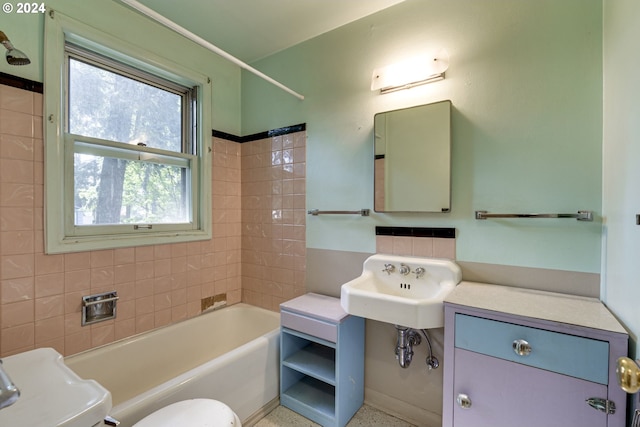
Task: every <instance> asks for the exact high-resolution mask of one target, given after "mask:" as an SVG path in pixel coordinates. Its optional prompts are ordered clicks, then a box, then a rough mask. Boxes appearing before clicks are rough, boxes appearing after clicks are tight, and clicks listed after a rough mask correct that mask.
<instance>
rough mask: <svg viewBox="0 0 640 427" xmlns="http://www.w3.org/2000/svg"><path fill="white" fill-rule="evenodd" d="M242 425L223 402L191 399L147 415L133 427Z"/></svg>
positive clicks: (227, 426) (217, 426)
mask: <svg viewBox="0 0 640 427" xmlns="http://www.w3.org/2000/svg"><path fill="white" fill-rule="evenodd" d="M175 426H185V427H186V426H198V427H241V426H242V424H241V423H240V420H239V419H238V416H237V415H236V414H235V412H233V411H232V410H231V408H229V407H228V406H227V405H225V404H224V403H222V402H219V401H217V400H213V399H191V400H183V401H181V402H176V403H173V404H171V405H169V406H165V407H164V408H162V409H159V410H157V411H156V412H154V413H152V414H150V415H147V416H146V417H144V418H143V419H141V420H140V421H138V422H137V423H135V424H134V426H133V427H175Z"/></svg>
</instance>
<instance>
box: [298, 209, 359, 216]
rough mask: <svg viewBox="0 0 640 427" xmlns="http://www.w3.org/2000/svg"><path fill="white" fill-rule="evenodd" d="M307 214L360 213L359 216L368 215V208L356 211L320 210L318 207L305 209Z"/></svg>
mask: <svg viewBox="0 0 640 427" xmlns="http://www.w3.org/2000/svg"><path fill="white" fill-rule="evenodd" d="M307 213H308V214H309V215H313V216H318V215H360V216H369V209H360V210H357V211H321V210H319V209H311V210H310V211H307Z"/></svg>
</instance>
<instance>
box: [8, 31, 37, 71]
mask: <svg viewBox="0 0 640 427" xmlns="http://www.w3.org/2000/svg"><path fill="white" fill-rule="evenodd" d="M0 43H2V45H3V46H4V47H6V48H7V54H6V58H7V62H8V63H9V65H28V64H30V63H31V60H30V59H29V57H28V56H27V55H25V54H24V53H23V52H22V51H21V50H18V49H16V48H15V47H13V45H12V44H11V42H10V41H9V37H7V35H6V34H5V33H3V32H2V31H0Z"/></svg>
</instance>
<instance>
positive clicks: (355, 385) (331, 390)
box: [280, 293, 364, 427]
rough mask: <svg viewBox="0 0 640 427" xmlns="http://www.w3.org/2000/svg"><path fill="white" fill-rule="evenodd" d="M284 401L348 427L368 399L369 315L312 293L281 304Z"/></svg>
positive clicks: (312, 417)
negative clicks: (366, 327) (352, 312)
mask: <svg viewBox="0 0 640 427" xmlns="http://www.w3.org/2000/svg"><path fill="white" fill-rule="evenodd" d="M280 319H281V330H280V331H281V334H280V403H281V404H282V405H283V406H285V407H287V408H289V409H291V410H293V411H295V412H297V413H299V414H301V415H303V416H305V417H306V418H309V419H310V420H313V421H315V422H316V423H318V424H320V425H322V426H327V427H329V426H331V427H343V426H344V425H345V424H347V422H348V421H349V420H350V419H351V417H353V415H354V414H355V413H356V411H357V410H358V409H359V408H360V407H361V406H362V403H363V401H364V319H363V318H361V317H357V316H351V315H349V314H347V313H346V312H345V311H344V310H343V309H342V307H341V306H340V300H339V299H338V298H333V297H329V296H325V295H319V294H313V293H308V294H305V295H302V296H300V297H298V298H294V299H292V300H290V301H287V302H284V303H282V304H281V305H280Z"/></svg>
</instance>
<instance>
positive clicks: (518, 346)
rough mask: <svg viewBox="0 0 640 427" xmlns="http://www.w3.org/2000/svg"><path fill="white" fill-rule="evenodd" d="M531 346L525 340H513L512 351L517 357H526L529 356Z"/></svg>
mask: <svg viewBox="0 0 640 427" xmlns="http://www.w3.org/2000/svg"><path fill="white" fill-rule="evenodd" d="M531 350H532V348H531V345H530V344H529V343H528V342H526V341H525V340H514V341H513V351H514V353H515V354H517V355H518V356H528V355H530V354H531Z"/></svg>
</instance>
